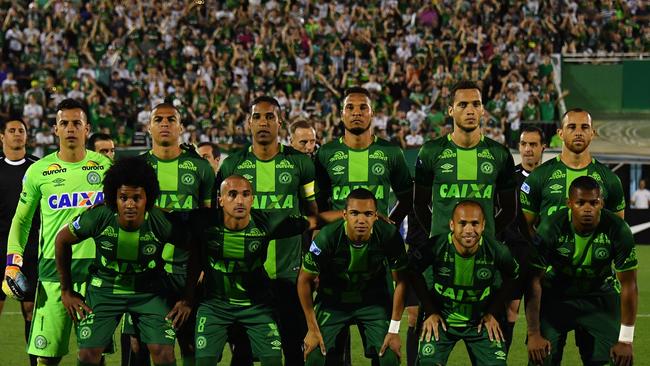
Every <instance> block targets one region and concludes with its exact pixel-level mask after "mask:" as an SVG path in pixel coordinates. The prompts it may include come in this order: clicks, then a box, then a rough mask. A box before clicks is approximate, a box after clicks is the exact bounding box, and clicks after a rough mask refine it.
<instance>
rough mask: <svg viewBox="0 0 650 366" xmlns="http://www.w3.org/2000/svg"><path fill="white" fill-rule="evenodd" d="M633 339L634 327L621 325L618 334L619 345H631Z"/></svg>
mask: <svg viewBox="0 0 650 366" xmlns="http://www.w3.org/2000/svg"><path fill="white" fill-rule="evenodd" d="M633 339H634V325H631V326H630V325H623V324H621V332H620V333H618V341H619V342H621V343H632V340H633Z"/></svg>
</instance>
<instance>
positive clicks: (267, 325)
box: [195, 299, 282, 359]
mask: <svg viewBox="0 0 650 366" xmlns="http://www.w3.org/2000/svg"><path fill="white" fill-rule="evenodd" d="M234 323H239V324H241V325H242V326H243V327H244V329H246V334H248V338H249V339H250V342H251V348H252V350H253V354H254V355H255V356H257V357H259V358H280V359H281V358H282V342H281V341H280V333H279V332H278V326H277V323H276V322H275V319H273V310H272V309H271V307H270V306H268V305H262V304H258V305H250V306H242V305H232V304H229V303H227V302H225V301H222V300H217V299H205V300H204V301H203V302H201V304H200V305H199V309H198V312H197V314H196V333H195V336H196V347H195V348H196V358H197V359H199V358H207V357H217V359H219V358H220V357H221V353H222V352H223V347H224V345H225V344H226V339H227V338H228V327H230V326H231V325H233V324H234Z"/></svg>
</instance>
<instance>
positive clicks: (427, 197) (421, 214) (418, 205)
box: [413, 184, 431, 233]
mask: <svg viewBox="0 0 650 366" xmlns="http://www.w3.org/2000/svg"><path fill="white" fill-rule="evenodd" d="M430 204H431V187H426V186H422V185H419V184H416V185H415V190H414V192H413V210H414V211H415V217H416V218H417V219H418V221H419V222H420V226H421V227H422V229H423V230H424V232H425V233H430V232H431V208H430V206H429V205H430Z"/></svg>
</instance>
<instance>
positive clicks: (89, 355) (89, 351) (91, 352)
mask: <svg viewBox="0 0 650 366" xmlns="http://www.w3.org/2000/svg"><path fill="white" fill-rule="evenodd" d="M102 351H103V349H102V348H80V349H79V356H78V357H79V361H81V362H83V363H85V364H91V365H99V363H100V362H101V360H102Z"/></svg>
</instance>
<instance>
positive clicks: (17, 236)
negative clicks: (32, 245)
mask: <svg viewBox="0 0 650 366" xmlns="http://www.w3.org/2000/svg"><path fill="white" fill-rule="evenodd" d="M30 170H31V169H28V170H27V173H26V174H25V175H26V176H27V175H28V174H29V171H30ZM31 183H32V182H30V179H24V180H23V190H22V192H21V193H20V199H19V200H18V206H17V207H16V214H15V215H14V218H13V220H11V228H10V229H9V241H8V243H7V254H20V255H23V253H24V252H25V246H26V245H27V239H28V238H29V231H30V229H31V227H32V218H33V217H34V212H36V208H38V204H39V202H40V200H41V192H40V190H39V189H38V187H36V186H34V185H33V184H31Z"/></svg>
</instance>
